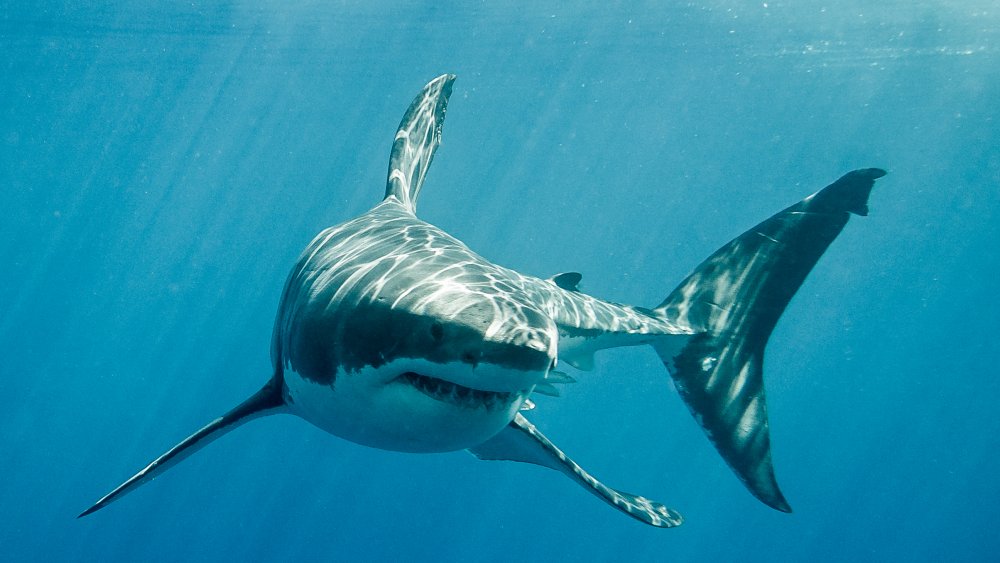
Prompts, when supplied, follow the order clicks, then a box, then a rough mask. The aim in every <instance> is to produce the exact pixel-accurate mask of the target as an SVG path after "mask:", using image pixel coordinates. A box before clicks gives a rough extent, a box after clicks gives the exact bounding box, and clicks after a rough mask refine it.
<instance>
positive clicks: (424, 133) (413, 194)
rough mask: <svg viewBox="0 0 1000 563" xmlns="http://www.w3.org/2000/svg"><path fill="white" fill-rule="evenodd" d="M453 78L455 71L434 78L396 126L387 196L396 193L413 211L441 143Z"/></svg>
mask: <svg viewBox="0 0 1000 563" xmlns="http://www.w3.org/2000/svg"><path fill="white" fill-rule="evenodd" d="M453 82H455V75H454V74H442V75H441V76H439V77H437V78H435V79H434V80H431V81H430V82H429V83H428V84H427V85H426V86H424V89H423V90H421V91H420V93H419V94H417V97H416V98H414V99H413V102H411V103H410V107H409V108H407V110H406V113H405V114H403V120H402V121H400V122H399V129H397V130H396V140H395V141H393V143H392V152H391V153H390V154H389V178H388V180H386V184H385V197H386V198H389V197H395V198H396V199H397V200H399V202H400V203H402V204H403V205H404V206H406V208H407V209H409V210H410V211H411V212H416V209H417V196H418V195H419V194H420V188H421V186H423V184H424V176H426V175H427V169H428V168H430V166H431V160H432V159H433V158H434V151H436V150H437V147H438V145H440V144H441V127H442V126H443V125H444V112H445V110H446V109H447V108H448V96H450V95H451V85H452V83H453Z"/></svg>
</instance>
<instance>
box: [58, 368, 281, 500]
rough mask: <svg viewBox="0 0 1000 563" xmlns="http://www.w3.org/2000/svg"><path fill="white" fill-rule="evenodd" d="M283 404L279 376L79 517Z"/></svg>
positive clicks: (171, 449) (276, 409)
mask: <svg viewBox="0 0 1000 563" xmlns="http://www.w3.org/2000/svg"><path fill="white" fill-rule="evenodd" d="M284 408H285V402H284V399H283V398H282V394H281V378H280V377H278V376H276V377H274V378H272V379H271V381H269V382H268V383H267V385H265V386H264V387H263V388H262V389H261V390H260V391H258V392H257V393H255V394H254V395H253V396H252V397H250V398H249V399H247V400H246V401H243V402H242V403H240V404H239V405H238V406H237V407H236V408H234V409H233V410H231V411H229V412H227V413H226V414H224V415H222V416H220V417H219V418H217V419H215V420H213V421H212V422H209V423H208V424H207V425H205V427H203V428H202V429H201V430H199V431H197V432H195V433H194V434H192V435H190V436H188V437H187V438H185V439H184V441H182V442H181V443H179V444H177V445H176V446H174V447H172V448H170V450H169V451H167V452H166V453H165V454H163V455H161V456H160V457H158V458H156V459H155V460H153V462H152V463H150V464H149V465H147V466H146V467H145V468H143V469H142V471H140V472H138V473H136V474H135V475H133V476H132V477H130V478H129V480H128V481H125V482H124V483H122V484H121V485H118V487H117V488H115V490H113V491H111V492H110V493H108V494H106V495H104V497H102V498H101V499H100V500H99V501H97V502H96V503H94V505H93V506H91V507H90V508H88V509H87V510H84V511H83V512H82V513H80V515H79V516H77V518H81V517H83V516H86V515H88V514H91V513H93V512H97V511H98V510H100V509H102V508H104V507H105V506H107V505H109V504H111V503H112V502H114V501H116V500H118V499H119V498H121V497H123V496H124V495H125V494H126V493H129V492H131V491H133V490H135V489H136V488H138V487H139V485H142V484H143V483H145V482H146V481H149V480H151V479H153V478H155V477H157V476H158V475H160V474H162V473H163V472H164V471H166V470H168V469H170V468H171V467H173V466H175V465H177V464H178V463H180V462H181V461H183V460H184V459H185V458H187V457H188V456H189V455H191V454H193V453H194V452H196V451H198V450H200V449H201V448H203V447H205V446H207V445H208V444H210V443H211V442H213V441H214V440H215V439H216V438H219V437H221V436H222V435H223V434H225V433H227V432H229V431H230V430H233V429H234V428H236V427H237V426H240V425H242V424H243V423H244V422H248V421H250V420H253V419H255V418H260V417H262V416H265V415H269V414H275V413H277V412H280V411H282V410H284Z"/></svg>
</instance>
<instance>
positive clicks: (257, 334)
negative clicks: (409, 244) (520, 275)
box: [0, 0, 1000, 562]
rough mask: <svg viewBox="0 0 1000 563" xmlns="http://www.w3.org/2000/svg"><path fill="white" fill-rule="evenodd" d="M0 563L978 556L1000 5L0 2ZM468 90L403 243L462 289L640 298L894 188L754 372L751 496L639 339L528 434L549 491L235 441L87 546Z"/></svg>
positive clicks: (242, 381) (989, 430)
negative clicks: (466, 278)
mask: <svg viewBox="0 0 1000 563" xmlns="http://www.w3.org/2000/svg"><path fill="white" fill-rule="evenodd" d="M0 69H2V73H3V74H2V79H0V264H2V267H3V273H2V274H0V350H2V357H3V361H2V362H0V382H2V384H3V389H4V396H5V397H6V400H5V401H4V406H3V408H2V409H0V454H2V458H0V506H2V507H3V511H2V515H0V560H5V561H30V560H36V561H123V562H124V561H129V562H134V561H149V562H153V561H390V560H391V561H485V562H491V561H497V562H500V561H511V560H521V561H621V560H630V561H658V560H667V561H991V560H992V561H995V560H996V558H997V557H998V554H1000V534H998V533H997V528H998V525H1000V456H998V455H997V448H998V445H1000V438H998V435H1000V417H998V416H997V412H998V410H997V400H998V397H1000V378H998V371H997V366H998V365H1000V352H998V344H997V334H998V333H1000V304H998V303H1000V299H998V289H1000V284H998V279H1000V258H998V256H1000V253H998V250H997V248H998V242H1000V227H998V225H1000V221H998V220H1000V217H998V210H1000V150H998V147H1000V8H998V6H997V5H996V3H995V2H993V1H985V0H983V1H973V0H970V1H953V2H947V1H915V2H914V1H905V2H904V1H899V0H889V1H887V2H880V3H872V2H868V1H864V2H862V1H854V0H847V1H844V2H817V1H803V2H786V1H774V2H771V1H767V2H760V1H758V2H732V1H721V0H713V1H705V2H647V3H641V2H636V3H620V4H618V3H613V2H608V1H607V0H594V1H582V2H572V3H564V2H546V1H543V2H532V3H511V2H490V3H481V2H427V3H421V2H413V3H388V2H292V3H290V2H270V1H263V2H218V3H213V2H191V3H179V2H176V3H175V2H171V3H152V2H149V3H145V2H116V3H107V4H103V5H99V4H98V3H86V2H84V3H81V2H67V3H65V4H60V3H59V2H8V1H5V2H3V3H2V4H0ZM445 72H453V73H456V74H457V75H458V81H457V82H456V84H455V91H454V94H453V96H452V100H451V104H450V106H449V113H448V119H447V123H446V125H445V129H444V144H443V145H442V147H441V149H440V150H439V152H438V153H437V157H436V160H435V162H434V166H433V167H432V168H431V171H430V174H429V175H428V180H427V184H426V185H425V189H424V190H423V193H422V198H421V201H420V210H419V211H420V215H421V216H422V217H423V218H425V219H427V220H430V221H431V222H434V223H436V224H438V225H439V226H441V227H442V228H444V229H446V230H448V231H449V232H451V233H453V234H454V235H456V236H457V237H459V238H461V239H462V240H464V241H465V242H467V243H468V244H469V245H470V246H471V247H472V248H473V249H475V250H477V251H478V252H480V253H481V254H483V255H484V256H486V257H487V258H489V259H491V260H494V261H496V262H498V263H500V264H503V265H506V266H509V267H513V268H516V269H518V270H520V271H522V272H525V273H529V274H533V275H537V276H542V277H547V276H550V275H552V274H555V273H557V272H562V271H579V272H582V273H583V274H584V280H583V290H584V291H586V292H588V293H591V294H593V295H597V296H599V297H603V298H607V299H611V300H615V301H620V302H628V303H635V304H639V305H645V306H650V305H655V304H657V303H659V301H660V300H662V298H663V297H664V296H665V295H666V294H667V293H668V292H669V291H670V290H671V289H672V288H673V287H674V286H675V284H677V283H678V282H679V281H680V280H681V279H682V278H683V277H684V276H685V275H686V274H687V272H689V271H690V270H691V269H692V268H693V267H694V266H696V265H697V264H698V263H699V262H700V261H701V260H702V259H703V258H705V257H707V256H708V255H709V253H711V252H712V251H713V250H714V249H715V248H717V247H718V246H720V245H721V244H723V243H724V242H726V241H727V240H729V239H730V238H732V237H734V236H736V235H738V234H739V233H741V232H742V231H743V230H745V229H747V228H749V227H750V226H752V225H753V224H755V223H756V222H758V221H760V220H762V219H764V218H766V217H768V216H770V215H771V214H772V213H774V212H776V211H778V210H779V209H782V208H783V207H785V206H786V205H788V204H790V203H792V202H795V201H797V200H799V199H801V198H802V197H803V196H805V195H808V194H809V193H812V192H813V191H816V190H817V189H819V188H821V187H823V186H825V185H827V184H828V183H830V182H832V181H833V180H835V179H836V178H838V177H839V176H840V175H841V174H843V173H845V172H847V171H849V170H851V169H854V168H861V167H869V166H877V167H883V168H885V169H887V170H888V171H889V175H888V176H886V177H885V178H884V179H882V180H880V181H878V183H877V184H876V187H875V190H874V192H873V194H872V197H871V209H872V212H871V215H870V216H869V217H854V218H853V219H852V221H851V222H850V224H849V225H848V226H847V228H846V230H845V231H844V233H843V235H842V236H841V237H840V238H839V239H838V240H837V241H836V242H835V243H834V244H833V246H832V248H831V249H830V250H829V252H827V254H826V255H825V256H824V257H823V259H822V260H821V261H820V262H819V264H818V266H817V267H816V269H815V270H814V271H813V273H812V274H811V275H810V277H809V278H808V279H807V281H806V283H805V285H804V286H803V287H802V289H801V291H800V292H799V294H798V295H797V296H796V297H795V299H794V300H793V301H792V303H791V305H790V306H789V308H788V310H787V312H786V313H785V315H784V317H783V318H782V320H781V322H780V323H779V324H778V327H777V330H776V331H775V333H774V336H773V337H772V340H771V343H770V345H769V347H768V349H767V357H766V362H765V377H766V386H767V392H768V406H769V413H770V422H771V432H772V440H773V448H774V457H775V464H776V469H777V474H778V480H779V482H780V483H781V485H782V488H783V490H784V492H785V494H786V495H787V497H788V499H789V501H790V502H791V504H792V506H793V507H794V509H795V512H794V513H793V514H782V513H778V512H776V511H774V510H771V509H769V508H767V507H765V506H764V505H762V504H761V503H759V502H758V501H756V500H755V499H753V498H752V497H751V496H750V495H749V494H748V493H747V492H746V491H745V490H744V488H743V486H742V485H741V484H740V483H739V482H738V480H737V479H736V478H735V477H734V476H733V475H732V473H731V472H730V471H729V469H728V468H727V467H726V466H725V464H724V463H723V461H722V460H721V458H720V457H719V456H718V454H717V453H716V452H715V451H714V449H713V448H712V446H711V445H710V444H709V442H708V440H706V439H705V437H704V435H703V434H702V431H701V429H700V428H699V427H698V425H697V424H696V423H695V422H694V421H693V420H692V418H691V416H690V414H689V413H688V412H687V410H686V408H685V407H684V406H683V404H682V403H681V401H680V400H679V398H678V397H676V396H675V395H676V394H675V392H674V391H672V388H671V385H670V383H669V377H668V375H667V373H666V371H665V370H664V369H663V366H662V364H660V363H659V361H658V359H657V357H656V355H655V353H654V352H653V351H652V350H651V349H649V348H645V347H643V348H636V349H618V350H612V351H607V352H604V353H602V354H600V355H599V356H598V363H597V367H596V369H595V370H594V371H593V372H592V373H579V374H575V375H577V376H578V379H579V380H580V381H579V383H577V384H575V385H573V386H569V387H568V388H565V390H564V394H563V397H561V398H558V399H550V398H547V397H541V398H538V399H537V401H536V402H537V403H538V407H537V409H535V410H534V411H533V412H531V413H529V414H530V418H531V419H532V420H533V421H534V422H535V423H536V424H537V425H539V427H540V428H541V429H542V430H543V431H545V432H546V433H547V434H548V435H549V436H550V437H551V438H552V439H553V440H554V441H555V442H556V443H557V444H559V445H560V446H561V447H562V448H563V449H565V450H566V451H567V452H568V453H569V454H570V455H572V456H573V457H574V458H576V460H577V461H579V462H580V463H581V464H583V465H584V466H585V467H587V468H588V469H589V470H591V471H592V472H593V473H594V474H595V475H597V476H599V477H600V478H602V479H604V480H605V481H606V482H608V483H609V484H611V485H613V486H617V487H619V488H622V489H624V490H626V491H632V492H636V493H641V494H644V495H646V496H649V497H651V498H655V499H657V500H661V501H663V502H665V503H666V504H668V505H669V506H671V507H674V508H676V509H678V510H679V511H681V512H682V513H683V514H684V516H685V517H686V522H685V524H684V525H683V526H681V527H680V528H677V529H672V530H659V529H654V528H651V527H647V526H644V525H642V524H640V523H637V522H635V521H633V520H631V519H629V518H627V517H626V516H623V515H621V514H619V513H617V512H616V511H614V510H612V509H610V508H609V507H607V506H605V505H604V504H603V503H601V502H599V501H597V500H595V498H593V497H592V496H591V495H589V494H588V493H587V492H585V491H584V490H583V489H581V488H580V487H578V486H577V485H575V484H573V483H571V482H570V481H569V480H568V479H566V478H565V477H564V476H562V475H560V474H558V473H555V472H553V471H550V470H547V469H542V468H538V467H534V466H529V465H524V464H516V463H502V462H482V461H477V460H475V459H473V458H472V457H471V456H469V455H468V454H466V453H464V452H457V453H452V454H440V455H407V454H399V453H392V452H383V451H378V450H373V449H367V448H363V447H360V446H356V445H354V444H351V443H348V442H346V441H343V440H341V439H338V438H336V437H334V436H331V435H328V434H325V433H323V432H321V431H319V430H317V429H315V428H314V427H312V426H311V425H310V424H308V423H307V422H305V421H303V420H300V419H297V418H294V417H272V418H266V419H263V420H259V421H255V422H253V423H251V424H249V425H247V426H245V427H243V428H241V429H239V430H238V431H236V432H234V433H232V434H230V435H228V436H226V437H225V438H223V439H222V440H220V441H218V442H215V443H214V444H212V445H211V446H209V447H208V448H206V449H205V450H202V451H201V452H199V453H198V454H196V455H194V456H193V457H191V458H190V459H188V460H187V461H185V462H184V463H182V464H181V465H179V466H178V467H176V468H175V469H173V470H171V471H170V472H168V473H167V474H166V475H164V476H163V477H161V478H159V479H157V480H156V481H155V482H153V483H150V484H147V485H145V486H143V487H142V488H141V489H139V490H138V491H136V492H135V493H133V494H131V495H129V496H127V497H125V498H124V499H122V500H120V501H118V502H116V503H115V504H113V505H111V506H110V507H108V508H106V509H104V510H102V511H101V512H99V513H97V514H94V515H92V516H89V517H87V518H84V519H81V520H77V519H75V517H76V515H77V514H78V513H79V512H80V511H82V510H83V509H85V508H86V507H88V506H89V505H90V504H91V503H92V502H93V501H94V500H96V499H97V498H98V497H100V496H101V495H103V494H104V493H106V492H107V491H108V490H110V489H111V488H112V487H114V486H115V485H117V484H118V483H119V482H121V481H122V480H123V479H125V478H126V477H128V476H130V475H131V474H132V473H133V472H135V471H136V470H137V469H139V468H141V467H142V466H144V465H145V464H146V463H147V462H148V461H149V460H151V459H152V458H153V457H155V456H156V455H158V454H160V453H161V452H163V451H164V450H165V449H167V448H169V447H170V446H172V445H173V444H175V443H176V442H178V441H179V440H180V439H181V438H183V437H185V436H187V435H188V434H189V433H191V432H192V431H194V430H195V429H197V428H198V427H200V426H201V425H202V424H204V423H206V422H208V421H209V420H210V419H212V418H214V417H215V416H217V415H219V414H221V413H222V412H224V411H225V410H227V409H228V408H230V407H231V406H233V405H235V404H236V403H237V402H239V401H241V400H242V399H244V398H245V397H247V396H248V395H249V394H251V393H252V392H253V391H255V390H256V389H257V388H258V387H259V386H260V385H261V384H262V383H263V382H264V381H265V380H266V379H267V378H268V376H269V375H270V372H269V366H270V363H269V358H268V354H269V342H270V334H271V325H272V322H273V315H274V312H275V308H276V305H277V301H278V297H279V294H280V291H281V288H282V285H283V283H284V280H285V276H286V274H287V272H288V270H289V268H290V267H291V265H292V264H293V262H294V260H295V259H296V257H297V255H298V254H299V252H300V251H301V250H302V248H303V247H304V246H305V245H306V244H307V243H308V242H309V241H310V239H311V238H312V236H313V235H314V234H316V233H317V232H318V231H319V230H320V229H322V228H324V227H326V226H328V225H331V224H334V223H338V222H340V221H343V220H345V219H348V218H350V217H353V216H355V215H357V214H359V213H361V212H363V211H365V210H366V209H368V208H369V207H371V206H372V205H373V204H375V203H376V202H378V201H379V199H380V198H381V196H382V194H383V189H384V182H385V171H386V163H387V158H388V152H389V147H390V145H391V143H392V139H393V133H394V131H395V127H396V125H397V123H398V122H399V119H400V117H401V116H402V113H403V111H404V110H405V108H406V107H407V104H408V103H409V102H410V100H411V99H412V97H413V96H414V95H415V94H416V93H417V92H418V90H419V89H420V88H421V87H422V86H423V85H424V83H425V82H427V81H428V80H430V79H431V78H433V77H435V76H437V75H439V74H442V73H445Z"/></svg>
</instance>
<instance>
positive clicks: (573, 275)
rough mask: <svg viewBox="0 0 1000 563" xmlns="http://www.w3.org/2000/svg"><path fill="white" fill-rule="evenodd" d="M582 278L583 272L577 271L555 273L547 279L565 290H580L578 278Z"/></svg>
mask: <svg viewBox="0 0 1000 563" xmlns="http://www.w3.org/2000/svg"><path fill="white" fill-rule="evenodd" d="M582 279H583V274H580V273H578V272H563V273H561V274H556V275H554V276H552V277H551V278H549V281H550V282H552V283H554V284H556V285H557V286H559V287H561V288H563V289H565V290H566V291H577V292H579V291H580V280H582Z"/></svg>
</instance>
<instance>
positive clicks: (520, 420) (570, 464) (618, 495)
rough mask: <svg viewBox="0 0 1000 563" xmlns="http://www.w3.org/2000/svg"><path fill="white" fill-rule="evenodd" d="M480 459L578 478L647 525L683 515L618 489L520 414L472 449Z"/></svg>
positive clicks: (667, 523)
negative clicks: (525, 466)
mask: <svg viewBox="0 0 1000 563" xmlns="http://www.w3.org/2000/svg"><path fill="white" fill-rule="evenodd" d="M469 451H470V452H471V453H472V454H473V455H475V456H476V457H478V458H479V459H491V460H508V461H520V462H524V463H533V464H535V465H541V466H543V467H548V468H550V469H555V470H556V471H559V472H561V473H563V474H564V475H566V476H568V477H569V478H570V479H572V480H574V481H576V482H577V483H579V484H580V485H582V486H583V487H584V488H586V489H587V490H588V491H590V492H591V493H593V494H594V495H597V496H598V497H600V498H601V499H603V500H604V501H605V502H607V503H608V504H610V505H611V506H613V507H615V508H617V509H618V510H621V511H622V512H624V513H625V514H628V515H629V516H631V517H633V518H635V519H637V520H641V521H642V522H645V523H646V524H650V525H652V526H657V527H660V528H672V527H674V526H679V525H680V524H681V523H682V522H683V521H684V519H683V518H682V517H681V515H680V514H679V513H678V512H677V511H675V510H672V509H670V508H667V507H666V506H663V505H662V504H660V503H658V502H655V501H651V500H649V499H647V498H644V497H641V496H636V495H632V494H629V493H625V492H622V491H618V490H615V489H612V488H611V487H608V486H607V485H605V484H604V483H601V482H600V481H598V480H597V479H595V478H594V477H593V476H591V475H590V474H589V473H587V472H586V471H584V470H583V468H582V467H580V466H579V465H577V463H576V462H574V461H573V460H572V459H570V458H569V457H567V456H566V454H564V453H563V452H562V450H560V449H559V448H557V447H556V445H555V444H553V443H552V442H551V441H549V439H548V438H546V437H545V436H544V435H543V434H542V433H541V432H540V431H539V430H538V429H537V428H535V425H533V424H531V423H530V422H528V419H526V418H524V417H523V416H521V415H520V414H517V415H515V416H514V420H513V421H512V422H511V423H510V424H509V425H507V427H506V428H504V429H503V430H502V431H501V432H500V433H499V434H497V435H496V436H494V437H493V438H490V439H489V440H487V441H486V442H484V443H482V444H480V445H478V446H476V447H474V448H470V449H469Z"/></svg>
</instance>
